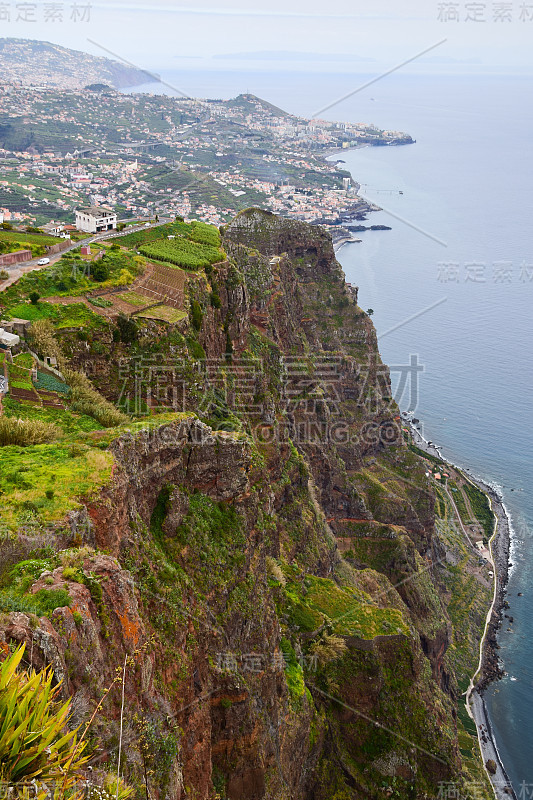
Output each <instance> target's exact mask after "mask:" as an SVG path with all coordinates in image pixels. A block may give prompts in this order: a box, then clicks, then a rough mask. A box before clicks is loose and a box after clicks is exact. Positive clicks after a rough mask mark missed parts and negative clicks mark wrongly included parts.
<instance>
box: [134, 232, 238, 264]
mask: <svg viewBox="0 0 533 800" xmlns="http://www.w3.org/2000/svg"><path fill="white" fill-rule="evenodd" d="M169 237H172V238H169ZM121 245H122V246H123V247H135V248H138V249H139V252H141V253H142V254H143V255H144V256H146V257H148V258H152V259H155V260H157V261H164V262H168V263H169V264H175V265H176V266H178V267H184V268H185V269H191V270H198V269H202V268H205V267H208V266H209V265H210V264H215V263H216V262H218V261H222V260H223V259H224V258H225V254H224V251H223V250H222V249H221V247H220V234H219V232H218V230H217V228H215V227H213V226H212V225H207V224H206V223H205V222H198V221H194V222H190V223H186V222H179V221H177V222H172V223H170V224H168V225H160V226H158V227H157V228H147V229H146V230H142V231H137V232H136V233H130V234H128V235H127V236H123V237H122V238H121Z"/></svg>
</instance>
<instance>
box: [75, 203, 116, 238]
mask: <svg viewBox="0 0 533 800" xmlns="http://www.w3.org/2000/svg"><path fill="white" fill-rule="evenodd" d="M116 227H117V215H116V214H115V213H114V212H113V211H111V209H109V208H103V207H100V206H91V207H90V208H80V209H79V210H77V211H76V228H77V229H78V230H79V231H84V232H85V233H102V232H103V231H112V230H115V229H116Z"/></svg>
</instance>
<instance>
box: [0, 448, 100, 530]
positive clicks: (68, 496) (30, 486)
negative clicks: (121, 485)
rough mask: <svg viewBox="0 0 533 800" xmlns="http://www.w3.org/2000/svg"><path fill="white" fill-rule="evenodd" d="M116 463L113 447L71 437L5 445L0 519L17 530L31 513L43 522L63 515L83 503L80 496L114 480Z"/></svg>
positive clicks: (54, 519) (0, 480)
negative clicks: (77, 441)
mask: <svg viewBox="0 0 533 800" xmlns="http://www.w3.org/2000/svg"><path fill="white" fill-rule="evenodd" d="M112 464H113V456H112V455H111V453H108V452H103V451H102V450H98V449H95V448H90V447H87V446H83V445H77V444H69V443H66V442H65V443H58V444H40V445H34V446H33V447H16V446H10V447H4V448H2V473H1V475H0V497H1V510H0V523H3V524H4V525H5V526H6V527H7V528H8V529H10V530H17V529H18V528H19V527H20V524H21V523H23V521H24V520H25V519H26V518H28V516H29V517H30V518H31V519H32V521H34V522H36V523H37V524H40V525H46V524H50V523H55V522H59V521H61V520H62V519H63V518H64V517H65V515H66V513H67V511H69V510H70V509H72V508H77V507H78V506H79V503H78V502H77V500H76V499H75V498H77V497H81V496H87V495H91V494H92V493H94V492H96V491H97V490H98V489H99V488H100V487H102V486H104V485H105V484H106V483H107V482H108V481H109V479H110V477H111V467H112ZM47 491H48V493H49V494H50V493H51V492H53V496H52V497H51V498H49V497H47V495H46V492H47Z"/></svg>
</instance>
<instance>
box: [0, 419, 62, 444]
mask: <svg viewBox="0 0 533 800" xmlns="http://www.w3.org/2000/svg"><path fill="white" fill-rule="evenodd" d="M60 435H61V429H60V428H58V427H57V425H54V424H53V423H52V422H42V421H41V420H38V419H16V418H15V417H5V416H2V417H0V447H7V446H8V445H18V446H19V447H28V446H30V445H34V444H44V443H46V442H53V441H54V440H55V439H58V438H59V437H60Z"/></svg>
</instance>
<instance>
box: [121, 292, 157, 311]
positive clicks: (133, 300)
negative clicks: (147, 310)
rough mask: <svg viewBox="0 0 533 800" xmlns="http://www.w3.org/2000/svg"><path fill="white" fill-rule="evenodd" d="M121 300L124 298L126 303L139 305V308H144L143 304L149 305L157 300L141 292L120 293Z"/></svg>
mask: <svg viewBox="0 0 533 800" xmlns="http://www.w3.org/2000/svg"><path fill="white" fill-rule="evenodd" d="M118 298H119V300H123V301H124V302H125V303H129V304H130V305H132V306H138V307H139V308H143V306H149V305H150V303H154V302H157V301H156V300H155V301H154V298H153V297H148V296H147V295H144V294H140V293H139V292H124V294H119V295H118Z"/></svg>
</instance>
